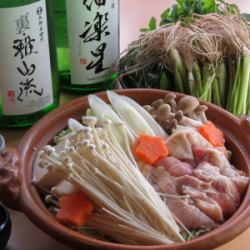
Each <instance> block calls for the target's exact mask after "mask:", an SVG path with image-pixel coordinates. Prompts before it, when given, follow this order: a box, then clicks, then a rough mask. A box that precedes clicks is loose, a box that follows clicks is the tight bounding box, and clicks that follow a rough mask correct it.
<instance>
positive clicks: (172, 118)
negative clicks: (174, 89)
mask: <svg viewBox="0 0 250 250" xmlns="http://www.w3.org/2000/svg"><path fill="white" fill-rule="evenodd" d="M144 109H145V110H146V111H148V112H149V113H150V114H151V115H152V116H153V118H154V119H155V120H156V121H157V122H158V123H159V124H160V125H161V127H162V128H163V129H164V130H165V131H166V132H167V133H168V134H171V133H172V132H173V129H176V128H177V127H178V126H189V127H193V128H198V127H200V126H201V125H202V124H203V123H206V122H207V118H206V114H205V112H206V110H207V106H205V105H200V103H199V101H198V100H197V98H195V97H193V96H184V97H182V98H181V99H180V100H179V101H177V100H176V95H175V94H174V93H169V94H166V96H165V97H164V99H158V100H156V101H154V102H152V104H151V105H145V106H144Z"/></svg>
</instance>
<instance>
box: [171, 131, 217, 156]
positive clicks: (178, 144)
mask: <svg viewBox="0 0 250 250" xmlns="http://www.w3.org/2000/svg"><path fill="white" fill-rule="evenodd" d="M166 145H167V147H168V150H169V153H170V155H171V156H173V157H175V158H178V159H186V160H193V159H194V155H193V147H194V146H197V147H199V148H208V147H212V145H211V144H210V143H209V142H208V141H207V140H206V139H204V138H203V137H202V136H201V135H200V134H199V133H198V132H196V131H194V130H193V131H190V130H183V131H180V132H177V133H175V134H173V135H171V136H170V137H168V139H167V141H166Z"/></svg>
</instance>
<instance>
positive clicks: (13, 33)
mask: <svg viewBox="0 0 250 250" xmlns="http://www.w3.org/2000/svg"><path fill="white" fill-rule="evenodd" d="M52 18H53V10H52V2H51V1H50V0H11V1H10V0H0V34H1V38H0V64H1V71H0V126H4V127H25V126H29V125H32V124H33V123H34V122H36V121H37V120H38V119H39V118H40V117H42V116H43V115H45V114H46V113H48V112H49V111H51V110H52V109H54V108H56V107H57V106H58V104H59V82H58V70H57V60H56V50H55V40H54V39H53V34H54V28H53V21H52Z"/></svg>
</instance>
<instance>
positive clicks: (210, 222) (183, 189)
mask: <svg viewBox="0 0 250 250" xmlns="http://www.w3.org/2000/svg"><path fill="white" fill-rule="evenodd" d="M157 186H158V188H159V190H161V192H162V193H165V194H167V196H166V197H167V201H168V205H169V208H170V210H171V211H172V212H173V213H174V214H175V215H176V216H177V218H178V219H179V220H180V221H181V222H182V223H183V224H184V225H185V226H186V227H187V228H188V229H193V228H196V226H197V224H196V223H199V225H200V228H210V227H214V226H215V225H216V223H215V221H218V222H221V221H223V220H224V217H223V213H222V210H221V208H220V206H219V205H218V204H217V203H216V202H215V201H214V200H212V199H211V198H209V197H208V196H207V195H206V193H205V192H203V190H206V189H207V188H209V186H210V185H209V184H208V183H205V182H202V181H200V180H199V179H197V178H195V177H192V176H182V177H178V178H174V177H169V176H166V177H164V178H161V179H160V180H159V182H158V185H157ZM168 195H169V196H168ZM185 195H186V197H185ZM172 196H174V197H172ZM208 200H209V201H208ZM177 204H178V207H177ZM175 206H176V207H175ZM181 210H182V211H183V213H181ZM192 211H193V214H192ZM189 213H190V214H191V215H192V216H191V215H188V216H191V218H190V220H191V221H189V219H188V218H186V217H185V216H186V215H185V214H189Z"/></svg>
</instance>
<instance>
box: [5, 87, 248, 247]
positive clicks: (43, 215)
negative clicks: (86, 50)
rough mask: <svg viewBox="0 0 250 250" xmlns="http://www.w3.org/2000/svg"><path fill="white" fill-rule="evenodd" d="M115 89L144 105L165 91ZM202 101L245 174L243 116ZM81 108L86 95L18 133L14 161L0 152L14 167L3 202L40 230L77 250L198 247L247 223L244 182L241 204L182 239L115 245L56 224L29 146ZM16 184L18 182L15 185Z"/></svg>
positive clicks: (38, 144) (230, 234) (77, 116)
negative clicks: (35, 179) (35, 180)
mask: <svg viewBox="0 0 250 250" xmlns="http://www.w3.org/2000/svg"><path fill="white" fill-rule="evenodd" d="M117 92H118V93H120V94H124V95H127V96H129V97H131V98H133V99H134V100H136V101H137V102H139V103H140V104H149V103H151V102H152V101H154V100H156V99H158V98H162V97H164V96H165V94H166V92H165V91H161V90H149V89H130V90H119V91H117ZM177 95H178V98H179V97H180V96H181V95H180V94H177ZM99 96H100V97H101V98H103V99H104V100H105V101H107V97H106V95H105V93H100V94H99ZM206 105H207V106H208V108H209V109H208V112H207V116H208V118H209V119H210V120H211V121H213V122H214V123H215V124H216V125H217V126H218V127H219V128H221V129H222V130H223V131H224V133H225V136H226V140H227V146H228V147H229V149H230V150H232V151H233V158H232V163H233V164H234V165H235V166H237V168H239V169H241V170H243V171H245V172H246V173H247V175H248V176H250V119H249V117H245V118H242V119H238V118H236V117H235V116H233V115H231V114H230V113H228V112H226V111H225V110H223V109H221V108H219V107H217V106H215V105H212V104H209V103H206ZM87 107H88V102H87V98H86V97H82V98H79V99H76V100H75V101H73V102H71V103H69V104H66V105H64V106H62V107H60V108H58V109H56V110H55V111H53V112H51V113H49V114H48V115H46V116H45V117H44V118H42V119H41V120H40V121H39V122H38V123H37V124H35V125H34V126H33V127H32V128H31V129H30V130H29V131H28V132H27V134H26V135H25V136H24V137H23V139H22V141H21V142H20V145H19V147H18V154H19V162H18V161H17V160H16V158H15V157H14V158H12V159H11V156H15V155H16V154H15V152H13V151H12V152H10V153H11V155H9V156H8V157H9V158H8V157H7V158H8V159H7V158H6V157H5V158H4V159H7V160H6V161H5V162H7V165H9V164H10V163H13V164H12V165H14V166H13V171H12V172H11V173H10V174H11V178H9V179H6V178H5V183H4V184H3V183H2V186H5V188H3V189H2V190H3V191H4V192H5V194H6V195H8V197H7V196H3V193H2V197H6V198H7V199H5V201H8V205H9V206H12V207H16V208H17V209H19V210H21V211H23V212H24V213H25V214H26V215H27V217H28V218H29V219H30V220H31V221H32V222H33V223H34V224H36V225H37V226H38V227H39V228H41V229H42V230H43V231H44V232H46V233H47V234H49V235H51V236H52V237H54V238H56V239H58V240H59V241H62V242H64V243H66V244H68V245H70V246H73V247H76V248H80V249H88V248H89V249H119V250H125V249H131V250H132V249H133V250H146V249H155V250H163V249H168V250H170V249H171V250H173V249H175V250H177V249H178V250H184V249H185V250H190V249H192V250H195V249H199V250H200V249H213V248H215V247H218V246H219V245H222V244H224V243H226V242H228V241H230V240H232V239H233V238H234V237H236V236H237V235H239V234H240V233H242V232H243V231H244V230H245V229H247V227H248V226H249V225H250V187H248V189H247V191H246V194H245V197H244V198H243V200H242V203H241V206H240V207H239V209H238V210H237V212H236V213H235V214H234V215H233V216H232V217H231V218H230V219H228V220H227V221H226V222H225V223H224V224H223V225H221V226H219V227H218V228H216V229H215V230H213V231H211V232H210V233H207V234H206V235H204V236H201V237H199V238H197V239H194V240H190V241H188V242H185V243H178V244H172V245H159V246H129V245H122V244H115V243H110V242H104V241H100V240H96V239H93V238H91V237H88V236H85V235H82V234H79V233H77V232H74V231H72V230H70V229H69V228H67V227H64V226H62V225H60V224H59V223H58V222H57V221H55V220H54V219H53V218H52V217H51V216H50V215H49V213H48V211H47V209H46V207H45V205H44V204H43V202H42V200H41V199H40V197H39V194H38V192H37V190H36V188H35V187H34V186H33V185H32V183H31V180H32V165H33V160H34V157H35V149H38V150H39V149H41V148H42V147H43V146H44V145H46V144H47V143H49V142H50V140H51V139H52V138H53V137H54V136H55V135H56V134H57V133H58V132H59V131H60V130H62V129H64V128H65V127H66V124H67V120H68V119H69V118H70V117H72V118H75V119H78V120H80V118H81V116H83V115H84V113H85V110H86V108H87ZM18 165H19V167H20V168H19V169H18V172H16V167H15V166H18ZM0 170H1V169H0ZM2 171H3V169H2ZM4 171H6V170H4ZM0 180H1V175H0ZM6 180H7V181H6ZM19 183H21V185H20V184H19ZM18 184H19V185H18ZM17 187H18V188H17ZM0 195H1V194H0Z"/></svg>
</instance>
